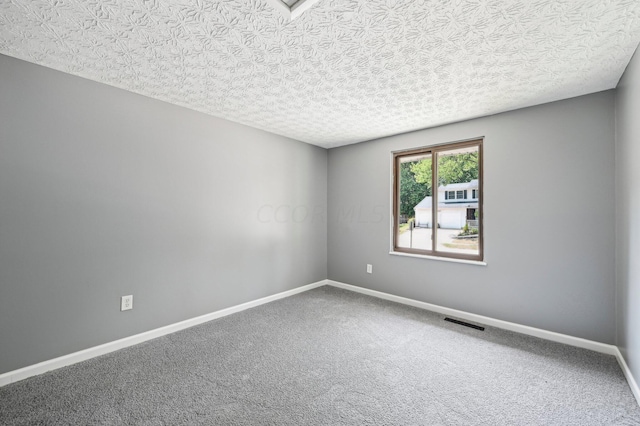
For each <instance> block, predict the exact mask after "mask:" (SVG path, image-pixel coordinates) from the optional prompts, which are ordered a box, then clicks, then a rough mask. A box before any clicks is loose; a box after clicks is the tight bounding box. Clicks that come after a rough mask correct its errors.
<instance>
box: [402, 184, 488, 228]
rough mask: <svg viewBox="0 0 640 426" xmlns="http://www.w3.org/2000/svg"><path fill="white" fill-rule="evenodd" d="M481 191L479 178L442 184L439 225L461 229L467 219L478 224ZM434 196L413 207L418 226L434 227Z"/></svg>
mask: <svg viewBox="0 0 640 426" xmlns="http://www.w3.org/2000/svg"><path fill="white" fill-rule="evenodd" d="M479 196H480V191H479V187H478V179H474V180H472V181H471V182H463V183H451V184H449V185H440V187H439V188H438V225H439V226H440V227H441V228H449V229H461V228H463V227H464V224H465V223H466V222H467V221H471V222H470V225H471V226H477V222H476V221H477V219H478V218H477V217H476V212H477V209H478V197H479ZM431 205H432V197H430V196H429V197H425V198H424V199H423V200H422V201H420V202H419V203H418V205H417V206H415V207H414V208H413V210H414V211H415V213H416V226H419V227H426V228H431V227H432V223H431V222H432V220H433V216H432V214H431Z"/></svg>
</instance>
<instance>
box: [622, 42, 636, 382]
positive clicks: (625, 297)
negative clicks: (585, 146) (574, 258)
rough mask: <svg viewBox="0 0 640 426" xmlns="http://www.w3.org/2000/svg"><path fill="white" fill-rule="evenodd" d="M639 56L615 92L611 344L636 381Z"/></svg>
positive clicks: (628, 68) (630, 65) (632, 61)
mask: <svg viewBox="0 0 640 426" xmlns="http://www.w3.org/2000/svg"><path fill="white" fill-rule="evenodd" d="M639 117H640V54H638V52H637V51H636V54H635V56H634V58H633V59H632V60H631V63H630V64H629V66H628V67H627V70H626V71H625V73H624V75H623V77H622V80H621V81H620V83H619V84H618V88H617V91H616V207H617V210H616V282H617V288H616V289H617V299H616V301H617V304H616V308H617V311H616V314H617V315H616V317H617V323H616V324H617V339H616V345H618V347H619V348H620V352H622V355H623V356H624V357H625V359H626V361H627V364H628V365H629V368H630V369H631V372H632V373H633V375H634V377H635V379H636V380H640V120H638V118H639Z"/></svg>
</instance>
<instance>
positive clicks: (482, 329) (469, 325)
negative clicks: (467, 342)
mask: <svg viewBox="0 0 640 426" xmlns="http://www.w3.org/2000/svg"><path fill="white" fill-rule="evenodd" d="M444 320H445V321H449V322H453V323H456V324H460V325H464V326H465V327H471V328H475V329H476V330H480V331H484V327H480V326H479V325H475V324H469V323H468V322H464V321H460V320H457V319H453V318H449V317H446V318H445V319H444Z"/></svg>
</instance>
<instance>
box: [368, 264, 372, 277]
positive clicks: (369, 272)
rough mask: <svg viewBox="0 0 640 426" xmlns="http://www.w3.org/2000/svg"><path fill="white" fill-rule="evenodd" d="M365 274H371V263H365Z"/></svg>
mask: <svg viewBox="0 0 640 426" xmlns="http://www.w3.org/2000/svg"><path fill="white" fill-rule="evenodd" d="M367 274H373V265H371V264H369V263H367Z"/></svg>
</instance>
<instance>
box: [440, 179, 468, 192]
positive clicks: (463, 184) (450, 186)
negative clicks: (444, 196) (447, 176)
mask: <svg viewBox="0 0 640 426" xmlns="http://www.w3.org/2000/svg"><path fill="white" fill-rule="evenodd" d="M477 187H478V179H473V180H472V181H471V182H461V183H450V184H448V185H440V186H439V187H438V190H440V191H455V190H461V189H472V188H477Z"/></svg>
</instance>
